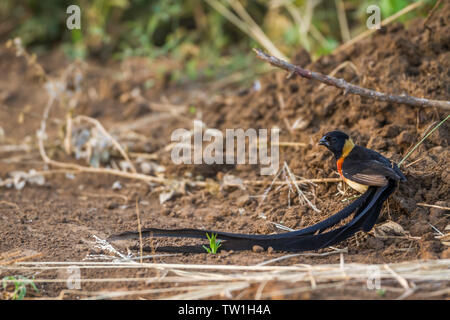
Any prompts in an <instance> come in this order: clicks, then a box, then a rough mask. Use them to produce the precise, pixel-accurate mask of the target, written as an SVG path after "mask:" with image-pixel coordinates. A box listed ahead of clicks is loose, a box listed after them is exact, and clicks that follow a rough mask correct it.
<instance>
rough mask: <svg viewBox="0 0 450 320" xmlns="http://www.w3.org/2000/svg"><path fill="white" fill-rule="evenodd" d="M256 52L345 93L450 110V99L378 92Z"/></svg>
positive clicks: (287, 69) (260, 57)
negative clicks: (430, 98)
mask: <svg viewBox="0 0 450 320" xmlns="http://www.w3.org/2000/svg"><path fill="white" fill-rule="evenodd" d="M253 51H255V52H256V55H257V57H258V58H259V59H261V60H263V61H266V62H268V63H270V64H271V65H273V66H275V67H277V68H280V69H283V70H286V71H288V72H290V73H291V74H295V75H297V76H300V77H303V78H306V79H313V80H317V81H320V82H322V83H325V84H327V85H329V86H333V87H336V88H339V89H343V90H344V95H345V94H348V93H350V94H356V95H359V96H362V97H367V98H372V99H374V100H378V101H386V102H391V103H404V104H407V105H411V106H416V107H437V108H441V109H444V110H450V101H441V100H429V99H424V98H416V97H412V96H408V95H401V96H395V95H390V94H386V93H383V92H378V91H375V90H371V89H367V88H362V87H359V86H357V85H354V84H351V83H348V82H347V81H345V80H344V79H338V78H335V77H332V76H327V75H324V74H321V73H318V72H314V71H310V70H307V69H303V68H301V67H299V66H296V65H293V64H291V63H289V62H287V61H285V60H282V59H279V58H276V57H274V56H272V55H270V54H267V53H265V52H263V51H261V50H259V49H253Z"/></svg>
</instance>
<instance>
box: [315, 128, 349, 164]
mask: <svg viewBox="0 0 450 320" xmlns="http://www.w3.org/2000/svg"><path fill="white" fill-rule="evenodd" d="M319 145H322V146H325V147H327V148H328V150H330V151H331V152H333V154H334V156H335V158H336V159H339V158H340V157H341V156H342V155H343V154H344V155H345V156H346V155H347V154H348V153H349V152H350V151H351V149H353V147H354V143H353V141H352V139H350V137H349V136H348V135H347V134H345V133H344V132H342V131H330V132H328V133H326V134H325V135H324V136H323V137H322V139H320V141H319Z"/></svg>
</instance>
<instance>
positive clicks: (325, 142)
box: [319, 137, 329, 147]
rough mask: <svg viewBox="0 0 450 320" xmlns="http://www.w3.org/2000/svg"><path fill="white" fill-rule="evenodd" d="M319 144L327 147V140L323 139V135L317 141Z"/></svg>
mask: <svg viewBox="0 0 450 320" xmlns="http://www.w3.org/2000/svg"><path fill="white" fill-rule="evenodd" d="M319 146H325V147H329V145H328V141H327V140H325V137H322V139H320V141H319Z"/></svg>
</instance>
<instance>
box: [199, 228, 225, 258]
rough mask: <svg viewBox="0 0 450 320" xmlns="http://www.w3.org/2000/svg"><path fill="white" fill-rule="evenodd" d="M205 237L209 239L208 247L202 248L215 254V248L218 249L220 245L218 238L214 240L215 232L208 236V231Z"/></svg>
mask: <svg viewBox="0 0 450 320" xmlns="http://www.w3.org/2000/svg"><path fill="white" fill-rule="evenodd" d="M206 237H207V238H208V240H209V248H208V247H207V246H203V248H204V249H205V250H206V251H207V252H208V253H212V254H216V253H217V249H219V247H220V246H221V245H222V244H221V243H220V242H221V241H220V240H216V238H217V234H214V233H213V234H211V237H210V236H209V234H208V233H206Z"/></svg>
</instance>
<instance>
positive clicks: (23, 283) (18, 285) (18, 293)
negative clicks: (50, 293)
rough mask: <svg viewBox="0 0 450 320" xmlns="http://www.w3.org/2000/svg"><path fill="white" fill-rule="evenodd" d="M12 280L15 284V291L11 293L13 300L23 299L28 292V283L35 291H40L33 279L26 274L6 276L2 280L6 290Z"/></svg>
mask: <svg viewBox="0 0 450 320" xmlns="http://www.w3.org/2000/svg"><path fill="white" fill-rule="evenodd" d="M9 282H12V283H13V285H14V291H13V292H11V293H10V295H11V299H12V300H22V299H23V298H24V297H25V295H26V294H27V285H30V286H31V287H32V288H33V289H34V291H36V292H39V290H38V288H37V287H36V285H35V284H34V282H33V280H32V279H28V278H27V277H24V276H18V277H17V278H16V277H13V276H8V277H4V278H3V280H2V283H3V289H4V290H6V288H7V287H8V283H9Z"/></svg>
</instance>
